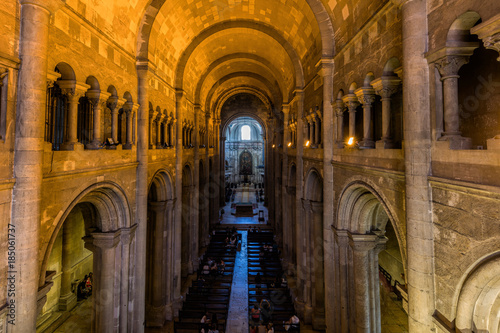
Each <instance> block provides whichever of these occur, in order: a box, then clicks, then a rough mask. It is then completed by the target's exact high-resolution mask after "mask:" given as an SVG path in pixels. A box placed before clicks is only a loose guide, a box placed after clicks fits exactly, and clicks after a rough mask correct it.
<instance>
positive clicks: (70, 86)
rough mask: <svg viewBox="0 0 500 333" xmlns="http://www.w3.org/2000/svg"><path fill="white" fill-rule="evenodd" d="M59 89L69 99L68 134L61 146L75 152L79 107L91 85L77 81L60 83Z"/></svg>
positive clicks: (61, 81)
mask: <svg viewBox="0 0 500 333" xmlns="http://www.w3.org/2000/svg"><path fill="white" fill-rule="evenodd" d="M58 83H59V87H60V88H61V90H62V92H63V94H65V95H66V97H67V99H68V107H67V114H66V116H67V118H66V132H65V136H64V137H65V139H64V142H63V143H62V144H61V150H73V149H74V147H75V144H77V143H78V105H79V104H80V103H79V100H80V98H81V97H82V96H84V95H85V93H86V92H87V89H88V88H90V86H89V85H86V84H82V83H78V82H75V81H65V80H60V81H58Z"/></svg>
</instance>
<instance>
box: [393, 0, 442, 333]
mask: <svg viewBox="0 0 500 333" xmlns="http://www.w3.org/2000/svg"><path fill="white" fill-rule="evenodd" d="M401 2H402V3H403V4H402V22H403V56H402V59H403V69H404V78H403V101H404V105H403V114H404V139H405V143H404V150H405V151H404V153H405V168H406V171H405V178H406V193H405V195H406V226H407V227H406V228H407V229H406V230H407V237H406V240H407V249H408V253H407V257H408V264H407V265H408V266H407V272H406V273H407V277H408V294H409V295H408V297H409V313H408V316H409V317H408V323H409V331H410V332H430V331H431V330H433V329H434V328H433V327H434V325H433V321H432V314H433V312H434V308H435V303H434V271H433V262H434V237H433V223H432V207H431V201H430V200H431V198H430V194H429V193H430V191H429V186H430V185H429V182H428V176H429V170H431V152H430V147H431V143H432V142H431V128H430V121H429V119H430V118H431V113H430V102H429V65H428V62H427V60H426V59H425V58H424V54H425V52H426V51H427V45H428V32H427V23H428V22H427V1H425V0H413V1H406V0H405V1H401Z"/></svg>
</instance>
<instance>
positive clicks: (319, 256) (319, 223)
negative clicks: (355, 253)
mask: <svg viewBox="0 0 500 333" xmlns="http://www.w3.org/2000/svg"><path fill="white" fill-rule="evenodd" d="M310 205H311V213H312V221H311V222H312V228H311V229H312V230H311V235H312V252H311V254H310V260H311V261H312V268H313V269H312V274H311V281H312V282H313V285H314V290H312V306H313V309H314V311H313V313H312V324H313V328H314V329H315V330H324V329H325V328H326V325H325V302H326V299H325V292H326V290H325V267H324V263H325V258H324V253H323V241H324V237H323V202H314V201H311V202H310Z"/></svg>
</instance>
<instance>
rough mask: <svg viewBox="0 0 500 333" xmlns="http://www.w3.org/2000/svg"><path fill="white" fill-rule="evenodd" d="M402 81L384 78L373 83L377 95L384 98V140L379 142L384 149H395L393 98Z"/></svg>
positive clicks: (392, 77) (394, 77)
mask: <svg viewBox="0 0 500 333" xmlns="http://www.w3.org/2000/svg"><path fill="white" fill-rule="evenodd" d="M400 84H401V80H400V79H399V78H398V77H397V76H383V77H381V78H378V79H375V80H373V81H372V82H371V85H372V86H373V88H374V89H375V91H376V93H377V95H379V96H380V97H382V138H381V139H380V141H377V144H380V145H381V147H382V148H385V149H390V148H394V143H393V141H392V132H391V116H392V114H391V96H392V95H393V94H395V93H396V92H397V91H398V90H399V86H400Z"/></svg>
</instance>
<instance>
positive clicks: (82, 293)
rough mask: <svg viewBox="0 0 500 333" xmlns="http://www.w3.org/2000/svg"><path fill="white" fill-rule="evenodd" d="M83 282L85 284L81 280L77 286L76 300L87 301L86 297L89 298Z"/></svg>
mask: <svg viewBox="0 0 500 333" xmlns="http://www.w3.org/2000/svg"><path fill="white" fill-rule="evenodd" d="M85 282H86V281H85V280H82V281H81V282H80V283H79V284H78V287H77V292H76V296H77V299H78V300H82V299H87V297H89V293H88V290H87V288H85Z"/></svg>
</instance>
